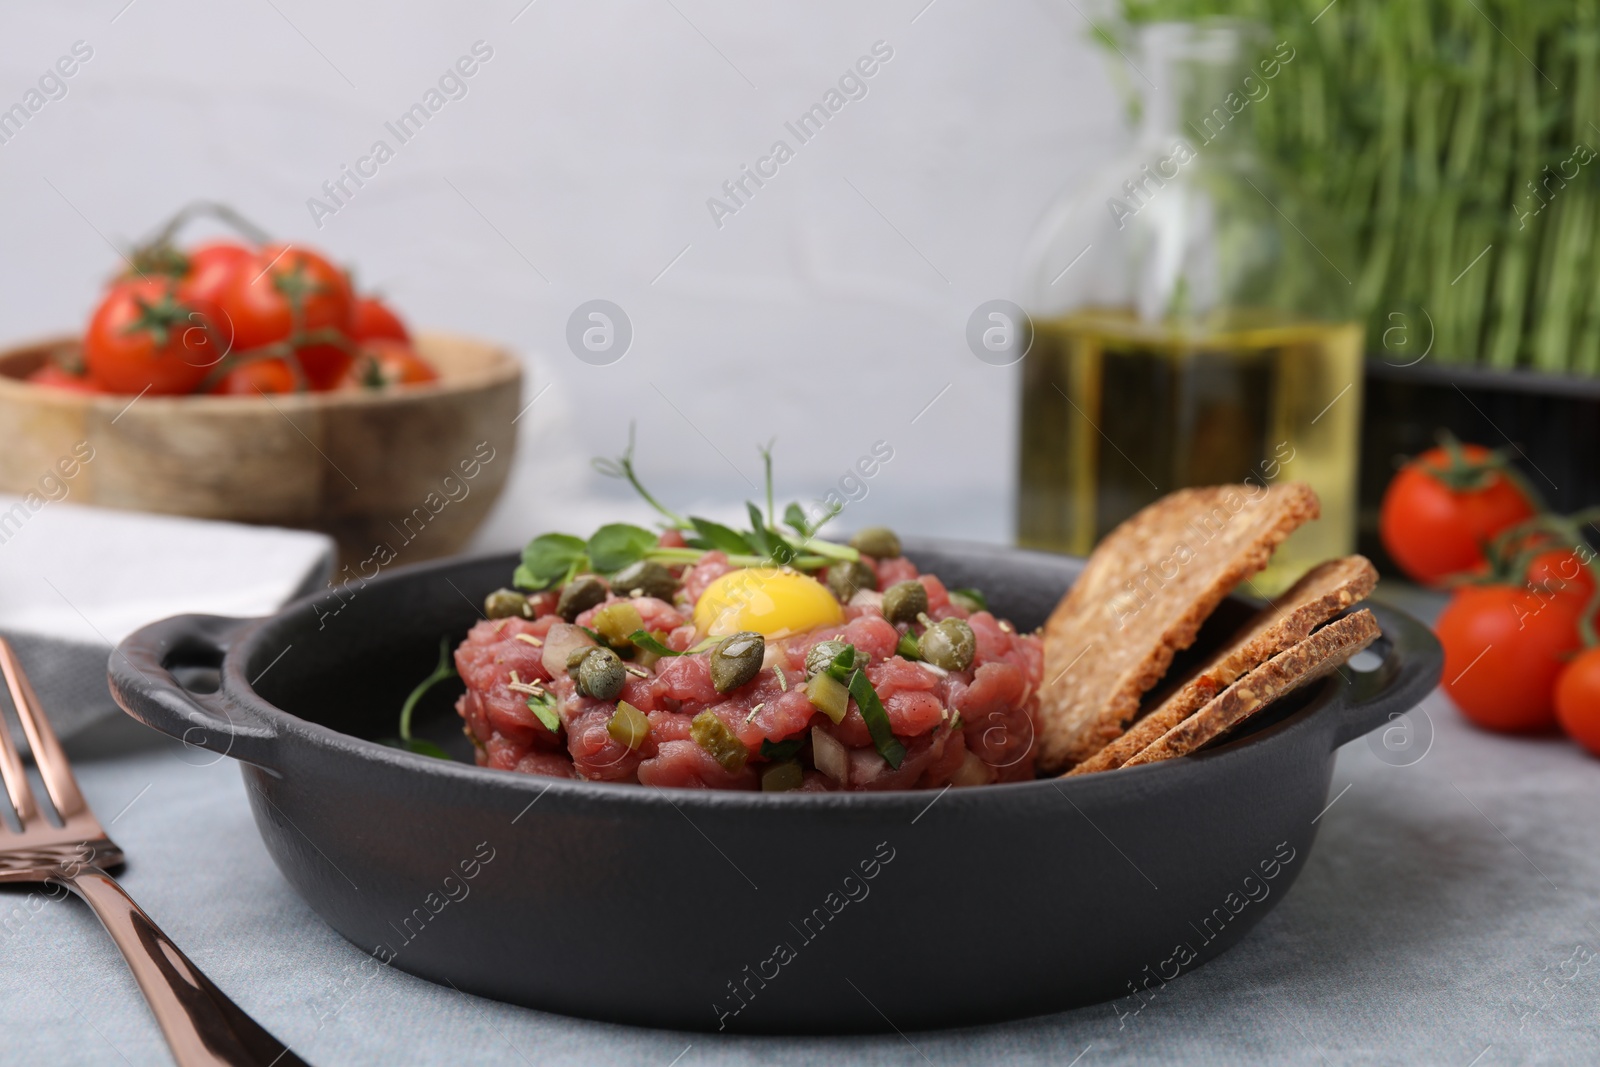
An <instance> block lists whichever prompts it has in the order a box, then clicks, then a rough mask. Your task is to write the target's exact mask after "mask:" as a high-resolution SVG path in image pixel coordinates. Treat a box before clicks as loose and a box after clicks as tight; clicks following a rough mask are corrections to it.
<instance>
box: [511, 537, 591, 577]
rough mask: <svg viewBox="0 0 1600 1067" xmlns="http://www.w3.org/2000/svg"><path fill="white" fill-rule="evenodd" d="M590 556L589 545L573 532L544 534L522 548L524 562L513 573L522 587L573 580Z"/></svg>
mask: <svg viewBox="0 0 1600 1067" xmlns="http://www.w3.org/2000/svg"><path fill="white" fill-rule="evenodd" d="M588 559H589V546H588V545H587V544H586V543H584V542H583V541H582V540H580V539H579V538H576V537H573V536H572V535H571V534H563V533H547V534H540V535H539V536H538V537H535V538H534V539H533V540H532V541H529V542H528V546H527V547H526V548H524V549H523V550H522V565H521V566H520V567H518V568H517V571H516V573H515V574H514V575H512V579H511V580H512V582H513V583H514V584H515V585H516V586H517V588H519V589H532V590H539V589H548V588H550V586H552V585H565V584H566V583H568V582H570V581H572V579H573V578H574V577H575V576H576V575H577V574H578V572H579V571H580V570H581V569H582V568H583V566H584V565H585V564H586V563H587V562H588Z"/></svg>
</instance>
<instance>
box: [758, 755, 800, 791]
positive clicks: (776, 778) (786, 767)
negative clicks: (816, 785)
mask: <svg viewBox="0 0 1600 1067" xmlns="http://www.w3.org/2000/svg"><path fill="white" fill-rule="evenodd" d="M804 781H805V772H804V771H802V770H801V769H800V761H799V760H792V759H791V760H784V761H783V762H782V763H774V764H772V765H771V766H770V767H768V768H767V769H766V770H764V771H762V772H761V791H762V792H763V793H787V792H788V791H789V790H791V789H799V788H800V785H801V783H802V782H804Z"/></svg>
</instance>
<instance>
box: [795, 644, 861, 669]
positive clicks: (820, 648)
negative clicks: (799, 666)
mask: <svg viewBox="0 0 1600 1067" xmlns="http://www.w3.org/2000/svg"><path fill="white" fill-rule="evenodd" d="M849 647H850V646H849V645H847V644H845V643H844V642H843V641H818V642H817V643H816V644H814V645H812V646H811V651H810V652H807V653H806V677H807V678H814V677H816V676H817V675H819V674H821V673H822V672H823V671H825V670H827V669H828V668H829V667H831V666H833V661H834V660H836V659H838V658H839V653H841V652H843V651H844V650H845V649H847V648H849Z"/></svg>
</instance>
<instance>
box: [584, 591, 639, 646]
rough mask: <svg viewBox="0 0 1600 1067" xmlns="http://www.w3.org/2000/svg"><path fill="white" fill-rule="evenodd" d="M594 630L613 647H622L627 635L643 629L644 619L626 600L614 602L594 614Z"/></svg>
mask: <svg viewBox="0 0 1600 1067" xmlns="http://www.w3.org/2000/svg"><path fill="white" fill-rule="evenodd" d="M594 628H595V629H596V630H598V631H599V632H600V633H601V634H603V635H604V636H605V639H606V640H607V641H610V642H611V643H612V644H613V645H622V644H623V643H624V642H626V641H627V640H628V635H629V634H631V633H633V632H634V631H635V630H642V629H644V619H643V618H641V617H640V615H639V609H638V608H636V607H634V606H633V605H632V604H630V603H628V602H627V601H626V600H614V601H612V602H611V603H609V604H607V605H606V606H605V607H603V608H600V609H599V610H598V611H596V612H595V613H594Z"/></svg>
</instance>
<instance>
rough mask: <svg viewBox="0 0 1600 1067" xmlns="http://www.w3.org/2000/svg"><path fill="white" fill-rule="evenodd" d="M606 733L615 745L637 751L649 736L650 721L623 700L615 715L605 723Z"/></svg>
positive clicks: (618, 705)
mask: <svg viewBox="0 0 1600 1067" xmlns="http://www.w3.org/2000/svg"><path fill="white" fill-rule="evenodd" d="M606 733H608V734H610V735H611V740H613V741H615V742H616V743H617V744H619V745H626V746H628V748H630V749H633V750H637V749H638V748H639V746H640V745H642V744H644V739H645V738H647V737H649V736H650V720H649V719H647V718H646V717H645V714H644V712H642V711H640V710H639V709H638V708H636V707H634V706H633V705H632V704H630V703H628V702H627V701H626V700H624V701H621V702H620V703H618V704H617V710H616V713H615V714H613V715H612V716H611V721H610V722H608V723H606Z"/></svg>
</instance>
